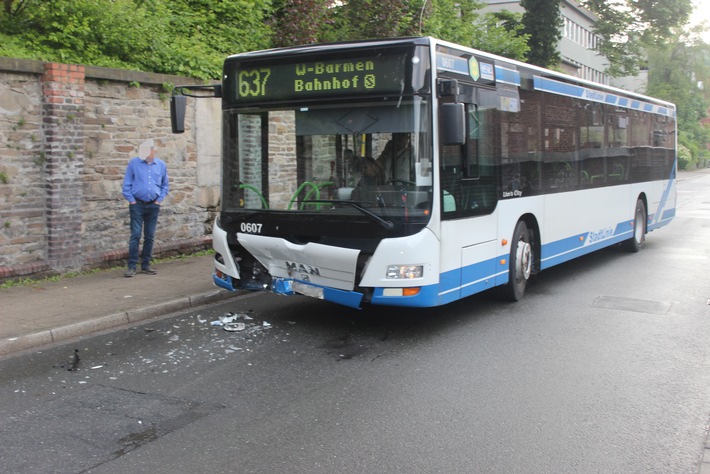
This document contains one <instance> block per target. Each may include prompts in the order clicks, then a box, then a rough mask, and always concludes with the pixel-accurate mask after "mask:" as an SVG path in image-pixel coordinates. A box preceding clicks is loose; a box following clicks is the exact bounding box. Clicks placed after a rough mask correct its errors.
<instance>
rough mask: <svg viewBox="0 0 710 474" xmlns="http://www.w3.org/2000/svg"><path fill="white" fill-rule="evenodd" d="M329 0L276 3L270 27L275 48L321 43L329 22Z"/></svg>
mask: <svg viewBox="0 0 710 474" xmlns="http://www.w3.org/2000/svg"><path fill="white" fill-rule="evenodd" d="M329 5H330V2H329V1H328V0H281V1H276V2H274V13H273V16H272V17H271V22H270V25H271V27H272V30H273V44H274V46H277V47H278V46H295V45H300V44H309V43H316V42H318V41H319V37H320V32H321V30H322V29H323V25H324V24H325V23H326V22H327V21H328V15H329V9H328V7H329Z"/></svg>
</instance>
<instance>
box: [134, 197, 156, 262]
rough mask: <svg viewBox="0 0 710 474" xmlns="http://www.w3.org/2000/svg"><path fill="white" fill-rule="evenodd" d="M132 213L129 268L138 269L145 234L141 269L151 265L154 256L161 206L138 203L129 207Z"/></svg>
mask: <svg viewBox="0 0 710 474" xmlns="http://www.w3.org/2000/svg"><path fill="white" fill-rule="evenodd" d="M128 209H129V211H130V213H131V240H130V241H129V242H128V268H134V269H135V268H136V265H137V264H138V245H139V244H140V240H141V232H143V254H142V259H141V268H145V267H147V266H149V265H150V259H151V257H152V255H153V241H154V240H155V227H156V225H157V224H158V214H159V213H160V206H159V205H157V204H155V203H150V204H144V203H142V202H136V203H135V204H131V205H130V206H129V207H128Z"/></svg>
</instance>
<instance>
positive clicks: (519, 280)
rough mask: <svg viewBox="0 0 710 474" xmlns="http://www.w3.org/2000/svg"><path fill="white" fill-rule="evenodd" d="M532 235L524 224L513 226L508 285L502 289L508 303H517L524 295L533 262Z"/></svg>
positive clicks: (519, 223)
mask: <svg viewBox="0 0 710 474" xmlns="http://www.w3.org/2000/svg"><path fill="white" fill-rule="evenodd" d="M533 251H534V249H533V245H532V235H531V232H530V230H529V229H528V226H527V224H525V222H523V221H520V222H518V224H517V225H516V226H515V232H514V233H513V240H512V243H511V246H510V261H509V267H508V268H509V270H508V283H507V284H506V285H505V286H504V287H503V294H504V296H505V297H506V299H508V300H510V301H519V300H521V299H522V298H523V295H524V294H525V288H526V287H527V285H528V280H529V279H530V275H531V274H532V266H533V262H534V260H535V255H534V253H533Z"/></svg>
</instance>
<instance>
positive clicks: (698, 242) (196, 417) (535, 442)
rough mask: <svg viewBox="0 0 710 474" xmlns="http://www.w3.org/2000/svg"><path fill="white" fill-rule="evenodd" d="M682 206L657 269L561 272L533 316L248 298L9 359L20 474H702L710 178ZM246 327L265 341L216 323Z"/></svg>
mask: <svg viewBox="0 0 710 474" xmlns="http://www.w3.org/2000/svg"><path fill="white" fill-rule="evenodd" d="M679 191H680V192H679V201H680V206H679V213H678V216H677V218H676V219H675V221H674V222H673V223H672V224H671V225H670V226H668V227H665V228H663V229H660V230H658V231H655V232H653V233H651V234H649V236H648V239H647V243H646V246H645V248H644V249H643V250H642V251H641V252H640V253H638V254H628V253H625V252H623V251H621V250H620V249H617V248H613V249H607V250H604V251H601V252H597V253H595V254H593V255H589V256H586V257H584V258H582V259H579V260H577V261H575V262H570V263H569V264H565V265H562V266H559V267H555V268H553V269H550V270H547V271H546V272H544V273H543V274H541V275H540V276H539V277H538V278H537V279H536V281H535V282H534V285H532V286H531V287H530V288H529V291H528V293H527V294H526V297H525V299H524V300H522V301H521V302H519V303H515V304H511V303H505V302H502V301H501V300H499V299H497V298H496V297H495V296H494V295H492V294H484V295H478V296H475V297H472V298H469V299H467V300H465V301H461V302H457V303H454V304H451V305H448V306H446V307H443V308H438V309H434V310H431V309H427V310H419V311H415V310H403V309H398V310H392V309H389V308H372V309H368V310H363V311H356V310H350V309H347V308H341V307H338V306H334V305H331V304H328V303H324V302H321V301H316V300H311V299H308V298H305V297H293V298H286V297H278V296H274V295H249V296H246V297H243V298H239V299H237V300H235V301H232V302H231V303H229V304H221V305H215V306H211V307H206V308H202V309H201V310H199V311H193V312H185V313H180V314H174V315H171V316H170V317H167V318H164V319H161V320H159V321H153V322H151V323H149V324H147V325H144V326H136V327H133V328H130V329H127V330H123V331H116V332H111V333H107V334H103V335H98V336H96V337H93V338H90V339H86V340H82V341H80V342H79V343H75V344H68V345H64V346H60V347H53V348H51V349H47V350H44V351H41V352H36V353H33V354H31V355H24V356H22V357H17V358H11V359H7V360H4V361H0V410H2V413H3V415H4V416H3V417H2V419H1V420H0V465H2V466H3V471H5V472H33V473H34V472H92V473H135V472H151V473H175V472H215V473H217V472H219V473H221V472H224V473H227V472H240V473H241V472H244V473H257V472H258V473H275V472H288V473H301V472H303V473H306V472H307V473H333V472H348V473H349V472H363V473H365V472H367V473H370V472H387V473H400V472H401V473H405V472H406V473H415V472H416V473H433V472H447V473H459V472H460V473H472V472H476V473H516V472H520V473H550V472H565V473H592V472H603V473H697V472H699V469H700V461H701V456H702V455H703V446H704V444H705V442H706V436H707V432H706V430H707V426H708V421H709V420H710V371H708V361H710V350H709V346H710V344H709V341H710V338H708V334H710V306H709V305H708V304H709V303H710V301H709V300H710V288H709V285H708V277H707V272H706V270H707V267H708V265H707V264H708V261H709V258H710V246H709V245H708V242H709V241H710V177H709V176H708V175H702V176H699V177H696V178H692V179H685V180H684V181H682V182H681V183H680V187H679ZM228 313H236V314H238V315H240V318H241V319H239V321H242V322H244V323H245V329H244V330H242V331H236V332H227V331H225V330H223V329H222V328H220V327H218V326H213V325H212V324H211V323H212V321H217V320H219V318H220V316H222V317H224V316H226V315H228ZM249 318H251V319H249ZM75 348H78V349H79V350H80V355H81V362H80V364H79V366H78V369H77V370H74V371H68V370H67V368H68V359H69V357H70V356H71V354H72V353H73V351H74V349H75Z"/></svg>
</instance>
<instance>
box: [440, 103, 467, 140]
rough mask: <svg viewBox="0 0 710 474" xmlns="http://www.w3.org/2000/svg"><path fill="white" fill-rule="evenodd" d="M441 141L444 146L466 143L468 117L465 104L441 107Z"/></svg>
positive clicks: (443, 105)
mask: <svg viewBox="0 0 710 474" xmlns="http://www.w3.org/2000/svg"><path fill="white" fill-rule="evenodd" d="M439 130H441V141H442V143H443V144H444V145H464V144H465V143H466V115H465V110H464V105H463V104H442V105H441V126H440V127H439Z"/></svg>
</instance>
